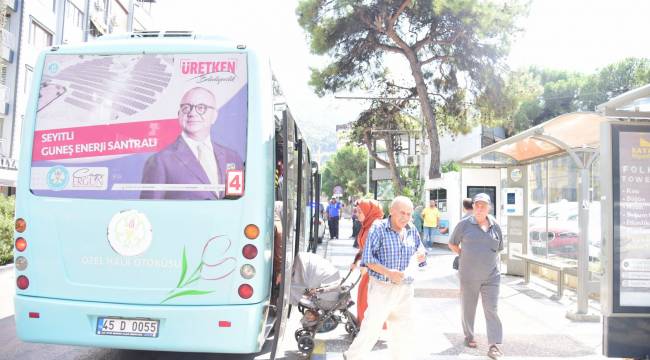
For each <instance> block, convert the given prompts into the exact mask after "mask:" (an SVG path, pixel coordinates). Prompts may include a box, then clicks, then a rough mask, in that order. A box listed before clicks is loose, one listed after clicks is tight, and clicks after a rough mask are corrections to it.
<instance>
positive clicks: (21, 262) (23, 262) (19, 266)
mask: <svg viewBox="0 0 650 360" xmlns="http://www.w3.org/2000/svg"><path fill="white" fill-rule="evenodd" d="M14 266H15V267H16V270H19V271H24V270H25V269H27V258H25V257H24V256H19V257H17V258H16V260H15V261H14Z"/></svg>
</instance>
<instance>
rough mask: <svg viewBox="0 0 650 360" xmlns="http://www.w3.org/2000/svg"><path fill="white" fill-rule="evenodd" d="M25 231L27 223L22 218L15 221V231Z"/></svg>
mask: <svg viewBox="0 0 650 360" xmlns="http://www.w3.org/2000/svg"><path fill="white" fill-rule="evenodd" d="M26 229H27V221H25V219H23V218H18V219H16V231H17V232H19V233H21V232H24V231H25V230H26Z"/></svg>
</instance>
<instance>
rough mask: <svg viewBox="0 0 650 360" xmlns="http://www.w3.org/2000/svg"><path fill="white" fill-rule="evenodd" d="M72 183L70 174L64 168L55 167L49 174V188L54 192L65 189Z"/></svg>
mask: <svg viewBox="0 0 650 360" xmlns="http://www.w3.org/2000/svg"><path fill="white" fill-rule="evenodd" d="M69 181H70V173H68V170H67V169H66V168H65V167H63V166H60V165H58V166H54V167H52V168H51V169H50V170H49V171H48V172H47V187H48V188H50V189H51V190H54V191H59V190H63V189H65V187H66V186H67V185H68V182H69Z"/></svg>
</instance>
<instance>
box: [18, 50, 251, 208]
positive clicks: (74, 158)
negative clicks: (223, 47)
mask: <svg viewBox="0 0 650 360" xmlns="http://www.w3.org/2000/svg"><path fill="white" fill-rule="evenodd" d="M247 85H248V78H247V71H246V54H234V53H233V54H175V55H169V54H164V55H163V54H157V55H156V54H147V55H109V56H100V55H48V56H47V57H46V58H45V65H44V69H43V77H42V79H41V83H40V90H39V98H38V108H37V109H36V119H35V126H34V129H35V131H34V142H33V148H32V162H31V165H32V166H31V184H30V189H31V191H32V193H34V194H35V195H38V196H50V197H64V198H90V199H172V200H174V199H175V200H216V199H229V198H238V197H240V196H242V195H243V194H244V188H243V184H244V177H245V168H244V160H245V159H246V131H247V119H248V104H247V98H248V87H247Z"/></svg>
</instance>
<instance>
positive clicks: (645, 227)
mask: <svg viewBox="0 0 650 360" xmlns="http://www.w3.org/2000/svg"><path fill="white" fill-rule="evenodd" d="M612 150H613V153H612V177H613V179H612V180H613V183H612V184H613V201H614V219H613V220H614V241H613V246H614V254H613V255H614V256H613V257H614V258H613V265H614V273H613V290H614V298H613V300H614V304H613V305H614V307H613V310H614V312H622V313H625V312H633V313H639V312H645V313H647V312H650V126H629V125H627V126H626V125H614V126H612Z"/></svg>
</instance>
